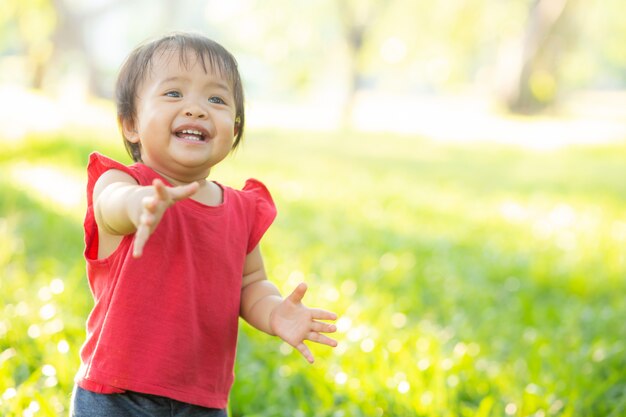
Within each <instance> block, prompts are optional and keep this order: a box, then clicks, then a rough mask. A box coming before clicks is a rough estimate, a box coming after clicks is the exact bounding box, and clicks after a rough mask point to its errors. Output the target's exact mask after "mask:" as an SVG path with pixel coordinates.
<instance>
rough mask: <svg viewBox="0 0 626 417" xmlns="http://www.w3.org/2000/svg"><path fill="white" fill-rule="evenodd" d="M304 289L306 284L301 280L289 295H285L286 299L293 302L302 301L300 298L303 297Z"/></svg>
mask: <svg viewBox="0 0 626 417" xmlns="http://www.w3.org/2000/svg"><path fill="white" fill-rule="evenodd" d="M306 290H307V286H306V284H305V283H304V282H301V283H300V284H298V286H297V287H296V289H295V290H293V292H292V293H291V294H289V297H287V299H288V300H289V301H291V302H293V303H295V304H298V303H300V302H301V301H302V298H304V294H305V293H306Z"/></svg>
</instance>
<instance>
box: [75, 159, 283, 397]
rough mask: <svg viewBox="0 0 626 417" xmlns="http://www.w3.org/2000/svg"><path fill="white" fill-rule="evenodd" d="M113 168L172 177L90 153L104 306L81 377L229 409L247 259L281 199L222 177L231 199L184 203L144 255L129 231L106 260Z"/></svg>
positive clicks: (93, 318) (89, 385)
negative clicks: (104, 216) (101, 200)
mask: <svg viewBox="0 0 626 417" xmlns="http://www.w3.org/2000/svg"><path fill="white" fill-rule="evenodd" d="M109 169H118V170H120V171H123V172H126V173H127V174H129V175H131V176H132V177H133V178H134V179H136V180H137V182H138V183H139V184H140V185H150V184H152V180H153V179H154V178H160V179H161V180H163V182H164V183H165V184H166V185H169V183H168V182H167V181H166V180H165V179H164V178H162V177H161V176H160V175H159V174H157V173H156V172H155V171H153V170H152V169H150V168H149V167H147V166H145V165H143V164H141V163H136V164H134V165H131V166H128V167H127V166H125V165H122V164H120V163H118V162H116V161H113V160H111V159H109V158H107V157H105V156H103V155H100V154H98V153H93V154H92V155H91V156H90V159H89V166H88V168H87V172H88V183H87V203H88V204H87V214H86V217H85V222H84V228H85V258H86V261H87V276H88V279H89V285H90V288H91V292H92V294H93V297H94V301H95V304H94V307H93V310H92V312H91V314H90V315H89V319H88V320H87V340H86V342H85V344H84V346H83V348H82V350H81V362H82V363H81V368H80V370H79V372H78V375H77V382H78V384H79V385H80V386H81V387H82V388H84V389H87V390H90V391H94V392H100V393H116V392H117V393H119V392H123V391H126V390H128V391H137V392H143V393H147V394H154V395H160V396H164V397H168V398H172V399H175V400H178V401H183V402H187V403H191V404H196V405H200V406H204V407H211V408H224V407H226V405H227V402H228V394H229V392H230V388H231V386H232V383H233V379H234V374H233V365H234V360H235V349H236V344H237V330H238V318H239V305H240V294H241V280H242V275H243V266H244V261H245V258H246V255H247V254H248V253H249V252H250V251H251V250H252V249H254V248H255V247H256V245H257V244H258V243H259V241H260V239H261V237H262V236H263V234H264V233H265V231H266V230H267V228H268V227H269V226H270V224H271V223H272V222H273V220H274V218H275V216H276V208H275V206H274V203H273V201H272V198H271V196H270V194H269V192H268V191H267V189H266V188H265V186H264V185H263V184H261V183H260V182H259V181H256V180H253V179H250V180H248V181H247V182H246V184H245V187H244V188H243V190H241V191H239V190H234V189H232V188H229V187H226V186H223V185H220V184H218V185H219V186H220V187H221V188H222V190H223V202H222V204H221V205H219V206H206V205H204V204H201V203H199V202H197V201H194V200H191V199H186V200H182V201H179V202H177V203H176V204H174V205H173V206H172V207H170V208H169V209H168V210H167V211H166V212H165V215H164V216H163V218H162V220H161V222H160V223H159V225H158V227H157V228H156V230H155V231H154V233H153V234H152V235H151V236H150V238H149V239H148V242H147V243H146V245H145V248H144V253H143V256H142V257H141V258H139V259H135V258H133V257H132V244H133V236H134V235H127V236H124V237H123V239H122V241H121V243H120V245H119V247H118V248H117V249H116V250H115V251H114V252H113V253H112V254H111V255H110V256H108V257H107V258H104V259H98V228H97V225H96V222H95V218H94V213H93V187H94V185H95V183H96V181H97V180H98V178H99V177H100V175H102V173H104V172H105V171H107V170H109Z"/></svg>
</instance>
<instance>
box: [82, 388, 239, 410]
mask: <svg viewBox="0 0 626 417" xmlns="http://www.w3.org/2000/svg"><path fill="white" fill-rule="evenodd" d="M174 416H176V417H228V414H227V413H226V410H220V409H216V408H204V407H200V406H197V405H192V404H187V403H183V402H180V401H176V400H172V399H169V398H165V397H159V396H157V395H149V394H140V393H138V392H130V391H127V392H125V393H124V394H96V393H95V392H91V391H87V390H84V389H82V388H81V387H78V386H76V387H74V392H73V394H72V406H71V409H70V417H174Z"/></svg>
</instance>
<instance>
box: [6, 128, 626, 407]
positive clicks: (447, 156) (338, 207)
mask: <svg viewBox="0 0 626 417" xmlns="http://www.w3.org/2000/svg"><path fill="white" fill-rule="evenodd" d="M85 137H89V136H85V135H79V134H77V133H75V132H74V133H68V134H67V135H58V136H51V137H46V136H41V137H29V138H26V139H24V140H22V141H18V142H11V143H6V144H3V147H2V149H1V150H0V191H1V196H0V274H1V281H0V415H5V416H7V417H10V416H22V415H24V416H26V415H43V416H56V415H63V414H67V407H68V402H69V395H70V391H71V387H72V378H73V374H74V373H75V372H76V369H77V366H78V349H79V347H80V345H81V343H82V341H83V338H84V321H85V319H86V316H87V314H88V312H89V310H90V306H91V298H90V294H89V289H88V287H87V283H86V279H85V276H84V261H83V259H82V248H83V244H82V239H83V236H82V226H81V222H82V216H83V208H82V206H83V205H84V203H83V202H82V200H81V199H82V197H81V195H80V193H81V192H82V188H81V187H82V186H83V185H82V184H83V181H84V170H85V164H86V160H87V155H88V154H89V152H90V151H92V150H98V151H100V152H102V153H105V154H107V155H109V156H112V157H114V158H118V159H120V160H123V161H128V158H127V157H126V156H125V155H124V153H123V147H122V144H121V140H120V139H118V138H117V137H116V138H113V139H110V140H109V141H108V142H107V141H103V140H101V138H100V139H99V138H95V139H94V140H93V141H87V140H85ZM212 176H213V178H215V179H218V180H219V181H221V182H224V183H226V184H229V185H232V186H235V187H239V186H241V185H242V184H243V182H244V180H245V179H246V178H248V177H256V178H258V179H261V180H262V181H264V182H265V183H266V185H267V186H268V187H269V189H270V190H271V191H272V193H273V195H274V197H275V200H276V202H277V205H278V209H279V217H278V219H277V220H276V222H275V224H274V226H273V227H272V228H271V229H270V232H269V233H268V235H267V236H266V238H265V239H264V242H263V252H264V254H265V258H266V267H267V269H268V272H269V273H270V275H271V277H272V279H273V280H274V281H275V282H276V284H277V285H278V286H279V287H280V288H281V290H282V291H283V292H284V293H287V292H289V291H291V290H292V288H293V287H294V286H295V285H296V284H297V283H298V282H300V281H301V280H305V281H306V282H307V283H309V285H310V288H311V290H310V292H309V293H308V294H307V296H306V298H305V301H306V302H307V303H308V304H309V305H314V306H320V307H324V308H328V309H331V310H334V311H336V312H337V313H339V314H340V315H341V319H340V320H339V321H338V327H339V329H340V332H339V334H338V336H337V337H338V339H339V341H340V346H339V347H338V348H337V349H335V350H334V351H331V350H330V349H327V348H325V347H313V351H314V354H315V355H316V357H317V362H316V363H315V364H314V365H312V366H310V365H308V364H307V363H306V362H305V361H304V360H303V359H302V358H301V357H299V355H298V354H297V353H296V352H294V351H292V349H291V348H289V347H288V346H286V345H283V344H281V343H280V342H279V341H277V340H276V339H274V338H271V337H269V336H266V335H264V334H260V333H259V332H257V331H255V330H253V329H251V328H250V327H249V326H247V325H246V324H242V332H241V338H240V343H239V350H238V362H237V369H236V373H237V378H236V382H235V387H234V389H233V392H232V396H231V405H230V408H231V415H232V416H234V417H239V416H246V417H252V416H255V417H261V416H264V417H269V416H277V417H278V416H281V417H284V416H302V417H304V416H320V417H322V416H328V417H330V416H337V417H339V416H345V417H353V416H368V417H370V416H383V415H384V416H438V417H439V416H450V417H456V416H467V417H469V416H482V417H487V416H493V417H497V416H519V417H522V416H535V417H547V416H611V417H618V416H622V415H625V414H626V320H625V319H624V317H626V297H625V295H626V181H625V180H624V178H626V144H615V145H602V146H600V145H598V146H584V147H583V146H580V147H571V148H563V149H559V150H551V151H543V152H537V151H530V150H524V149H522V148H517V147H511V146H504V145H495V144H487V143H485V144H476V143H473V144H451V143H447V144H446V143H437V142H431V141H428V140H425V139H421V138H416V137H408V136H398V135H391V134H389V135H385V134H377V135H374V134H357V133H347V134H317V133H310V132H275V131H252V132H249V133H248V137H247V138H246V140H245V141H244V143H243V145H242V147H241V148H240V150H239V151H237V152H236V153H235V154H234V155H233V156H231V157H230V159H228V160H227V161H226V162H225V163H223V164H222V166H219V167H217V168H216V169H215V172H214V175H213V174H212ZM57 179H58V181H57ZM61 180H63V183H62V186H61V187H59V186H58V183H59V181H61ZM46 181H48V182H46ZM55 184H56V188H55ZM61 196H63V197H64V198H60V197H61ZM77 196H78V197H77ZM77 199H78V202H77Z"/></svg>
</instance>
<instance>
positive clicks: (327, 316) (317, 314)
mask: <svg viewBox="0 0 626 417" xmlns="http://www.w3.org/2000/svg"><path fill="white" fill-rule="evenodd" d="M310 310H311V314H312V315H313V318H314V319H315V320H337V314H335V313H333V312H332V311H326V310H322V309H320V308H311V309H310Z"/></svg>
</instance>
